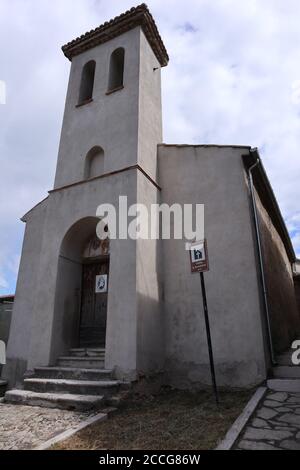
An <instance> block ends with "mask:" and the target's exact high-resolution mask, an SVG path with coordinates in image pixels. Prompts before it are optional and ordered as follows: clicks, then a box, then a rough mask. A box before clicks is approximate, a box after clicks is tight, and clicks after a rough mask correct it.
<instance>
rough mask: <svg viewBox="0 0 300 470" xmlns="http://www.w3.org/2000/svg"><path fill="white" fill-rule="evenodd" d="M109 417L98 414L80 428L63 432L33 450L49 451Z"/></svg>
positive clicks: (84, 422) (79, 426)
mask: <svg viewBox="0 0 300 470" xmlns="http://www.w3.org/2000/svg"><path fill="white" fill-rule="evenodd" d="M107 415H108V413H98V414H96V415H95V416H92V417H91V418H88V419H86V420H85V421H83V422H82V423H80V424H78V426H76V427H75V428H71V429H67V431H64V432H61V433H60V434H58V435H57V436H55V437H52V439H48V441H45V442H43V443H42V444H40V445H38V446H37V447H34V448H33V449H32V450H47V449H49V448H50V447H51V446H53V445H54V444H57V443H58V442H61V441H64V440H65V439H68V438H69V437H71V436H73V435H74V434H76V433H77V432H78V431H81V430H82V429H84V428H86V427H87V426H90V425H91V424H94V423H97V422H98V421H104V420H105V419H107Z"/></svg>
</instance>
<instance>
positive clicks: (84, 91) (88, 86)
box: [78, 60, 96, 104]
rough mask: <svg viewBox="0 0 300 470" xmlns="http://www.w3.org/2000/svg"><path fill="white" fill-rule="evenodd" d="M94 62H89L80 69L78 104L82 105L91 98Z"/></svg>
mask: <svg viewBox="0 0 300 470" xmlns="http://www.w3.org/2000/svg"><path fill="white" fill-rule="evenodd" d="M95 69H96V62H95V61H94V60H90V61H89V62H87V63H86V64H85V65H84V66H83V69H82V73H81V82H80V89H79V99H78V104H84V103H85V102H87V101H90V100H91V99H92V97H93V89H94V80H95Z"/></svg>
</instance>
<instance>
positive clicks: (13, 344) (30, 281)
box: [2, 199, 48, 383]
mask: <svg viewBox="0 0 300 470" xmlns="http://www.w3.org/2000/svg"><path fill="white" fill-rule="evenodd" d="M47 203H48V199H46V200H44V201H42V202H41V203H40V204H38V205H37V206H36V207H35V209H34V210H33V211H31V212H30V213H28V215H27V223H26V229H25V234H24V241H23V247H22V256H21V260H20V268H19V274H18V282H17V286H16V295H15V301H14V306H13V313H12V319H11V326H10V336H9V341H8V345H7V363H6V366H4V368H3V371H2V377H4V378H6V379H8V380H9V382H10V383H11V382H14V381H15V380H16V381H17V382H21V379H22V375H23V373H24V372H25V371H26V369H27V365H28V360H29V357H30V338H31V334H32V331H34V328H35V327H34V324H33V322H34V320H33V312H34V303H35V299H36V292H37V289H38V284H39V277H38V269H39V260H40V256H41V249H42V242H43V227H44V223H45V219H46V216H47Z"/></svg>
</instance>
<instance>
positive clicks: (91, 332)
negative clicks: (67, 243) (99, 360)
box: [79, 257, 109, 348]
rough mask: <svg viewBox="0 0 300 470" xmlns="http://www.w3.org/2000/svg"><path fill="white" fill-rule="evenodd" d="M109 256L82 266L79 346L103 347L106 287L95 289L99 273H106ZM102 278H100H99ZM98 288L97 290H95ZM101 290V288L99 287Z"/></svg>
mask: <svg viewBox="0 0 300 470" xmlns="http://www.w3.org/2000/svg"><path fill="white" fill-rule="evenodd" d="M108 273H109V258H108V257H107V258H106V259H103V260H101V261H97V262H94V263H88V264H83V266H82V297H81V314H80V328H79V345H80V347H83V348H86V347H98V348H99V347H105V335H106V317H107V289H105V288H104V291H103V292H101V291H100V292H99V289H96V279H99V278H97V276H99V275H107V283H108ZM101 279H102V278H101ZM96 290H98V292H96ZM100 290H101V289H100Z"/></svg>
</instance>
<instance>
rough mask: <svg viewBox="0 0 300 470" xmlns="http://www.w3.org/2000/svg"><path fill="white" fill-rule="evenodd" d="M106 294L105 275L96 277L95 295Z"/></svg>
mask: <svg viewBox="0 0 300 470" xmlns="http://www.w3.org/2000/svg"><path fill="white" fill-rule="evenodd" d="M103 292H107V274H98V275H97V276H96V285H95V293H96V294H101V293H103Z"/></svg>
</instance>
